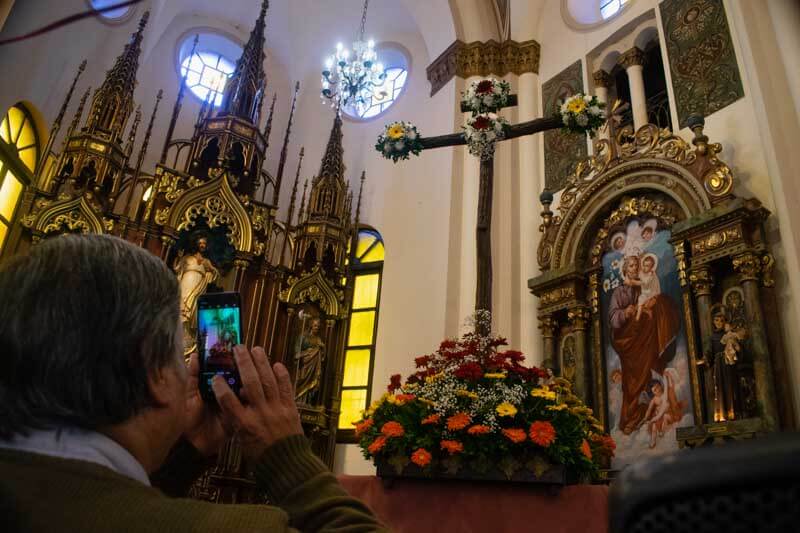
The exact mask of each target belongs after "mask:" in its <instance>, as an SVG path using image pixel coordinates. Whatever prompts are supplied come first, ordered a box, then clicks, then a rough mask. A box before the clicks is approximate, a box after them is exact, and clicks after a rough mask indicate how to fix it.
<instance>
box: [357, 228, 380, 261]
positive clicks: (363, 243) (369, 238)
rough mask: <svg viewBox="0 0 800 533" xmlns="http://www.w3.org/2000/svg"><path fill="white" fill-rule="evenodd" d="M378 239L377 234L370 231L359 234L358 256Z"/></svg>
mask: <svg viewBox="0 0 800 533" xmlns="http://www.w3.org/2000/svg"><path fill="white" fill-rule="evenodd" d="M376 240H377V239H376V238H375V235H370V234H369V233H366V234H365V233H362V234H361V235H359V236H358V244H357V245H356V257H361V256H362V255H363V254H364V252H366V251H367V249H368V248H369V247H370V246H372V243H373V242H375V241H376Z"/></svg>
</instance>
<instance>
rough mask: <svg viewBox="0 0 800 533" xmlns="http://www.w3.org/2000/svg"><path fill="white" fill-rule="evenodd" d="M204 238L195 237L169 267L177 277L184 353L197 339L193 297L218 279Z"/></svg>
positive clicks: (191, 347) (195, 304)
mask: <svg viewBox="0 0 800 533" xmlns="http://www.w3.org/2000/svg"><path fill="white" fill-rule="evenodd" d="M207 249H208V239H206V237H202V236H201V237H198V238H197V239H196V241H195V244H194V246H193V247H192V248H191V249H190V250H188V253H186V254H184V252H183V251H181V252H180V253H179V254H178V257H177V258H176V259H175V264H174V265H173V269H174V270H175V273H176V274H177V276H178V283H179V284H180V288H181V323H182V324H183V347H184V353H185V354H188V353H191V352H193V351H194V350H195V348H196V344H197V341H196V339H195V333H196V329H197V298H198V296H200V295H201V294H203V293H204V292H206V288H208V284H209V283H213V282H214V281H216V280H217V279H218V278H219V271H218V270H217V268H216V267H215V266H214V265H213V264H212V263H211V261H210V260H209V259H208V258H207V257H206V255H205V254H206V250H207Z"/></svg>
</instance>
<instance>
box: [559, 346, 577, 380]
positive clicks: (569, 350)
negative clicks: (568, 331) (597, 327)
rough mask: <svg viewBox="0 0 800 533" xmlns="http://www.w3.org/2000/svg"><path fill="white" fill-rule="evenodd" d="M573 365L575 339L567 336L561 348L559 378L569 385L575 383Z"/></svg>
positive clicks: (574, 363)
mask: <svg viewBox="0 0 800 533" xmlns="http://www.w3.org/2000/svg"><path fill="white" fill-rule="evenodd" d="M575 365H576V360H575V337H573V336H572V335H568V336H567V337H565V338H564V344H563V345H562V347H561V376H562V377H563V378H564V379H567V380H569V381H570V382H571V383H574V382H575Z"/></svg>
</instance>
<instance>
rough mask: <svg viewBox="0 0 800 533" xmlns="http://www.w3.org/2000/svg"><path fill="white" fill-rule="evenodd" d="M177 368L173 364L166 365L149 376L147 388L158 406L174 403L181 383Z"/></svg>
mask: <svg viewBox="0 0 800 533" xmlns="http://www.w3.org/2000/svg"><path fill="white" fill-rule="evenodd" d="M176 370H177V369H175V368H173V367H172V366H171V365H165V366H162V367H161V368H158V369H156V370H154V371H153V372H151V373H150V374H149V375H148V376H147V388H148V390H149V391H150V397H151V398H152V399H153V402H154V403H155V404H156V406H157V407H165V406H167V405H169V404H170V403H172V401H173V398H174V397H175V394H176V388H177V387H178V384H179V376H178V375H177V372H176Z"/></svg>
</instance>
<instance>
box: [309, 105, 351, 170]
mask: <svg viewBox="0 0 800 533" xmlns="http://www.w3.org/2000/svg"><path fill="white" fill-rule="evenodd" d="M344 170H345V167H344V148H343V147H342V117H341V116H340V115H339V113H336V117H335V118H334V120H333V128H332V129H331V134H330V137H328V146H327V147H326V148H325V155H324V156H323V157H322V164H321V165H320V168H319V174H317V177H316V178H315V179H314V184H315V185H316V183H317V182H318V181H320V180H323V179H325V178H334V179H339V180H342V182H344Z"/></svg>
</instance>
